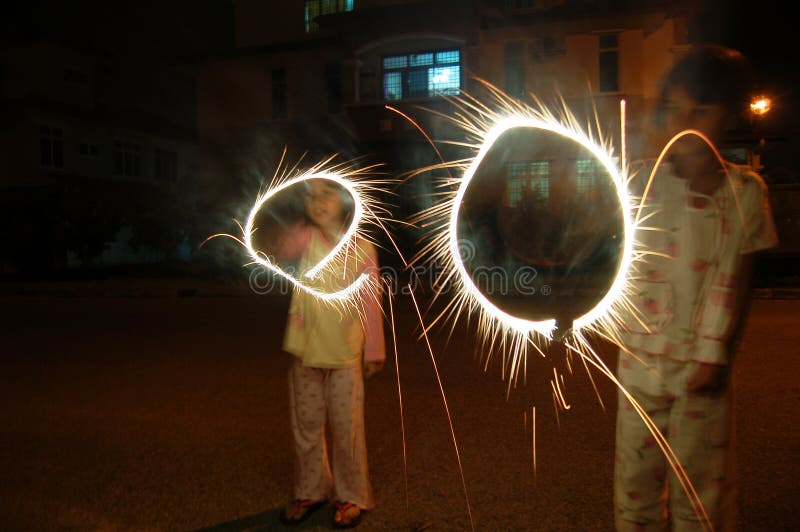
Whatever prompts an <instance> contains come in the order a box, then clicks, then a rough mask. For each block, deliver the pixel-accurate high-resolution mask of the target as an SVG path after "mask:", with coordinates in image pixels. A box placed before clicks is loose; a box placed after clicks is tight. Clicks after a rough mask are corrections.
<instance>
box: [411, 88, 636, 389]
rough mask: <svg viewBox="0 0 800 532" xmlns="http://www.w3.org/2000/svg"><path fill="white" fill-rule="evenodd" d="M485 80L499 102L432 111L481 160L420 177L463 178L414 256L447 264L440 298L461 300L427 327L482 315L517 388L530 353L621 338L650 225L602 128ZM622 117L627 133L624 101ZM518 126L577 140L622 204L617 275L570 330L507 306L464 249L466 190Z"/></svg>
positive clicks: (432, 214) (486, 334)
mask: <svg viewBox="0 0 800 532" xmlns="http://www.w3.org/2000/svg"><path fill="white" fill-rule="evenodd" d="M478 81H480V82H481V83H483V84H484V85H485V86H486V88H487V89H488V90H489V92H490V95H491V98H492V101H491V102H490V104H485V103H483V102H480V101H478V100H477V99H476V98H473V97H471V96H469V95H464V94H462V95H461V96H458V97H451V98H450V101H451V102H452V103H453V104H454V105H455V106H456V108H457V109H458V112H457V113H455V114H454V115H448V114H444V113H440V112H437V111H430V112H431V113H433V114H436V115H438V116H440V117H442V118H444V119H446V120H448V121H450V122H451V123H453V124H454V125H455V126H456V128H457V129H460V130H461V131H463V132H464V133H466V134H467V137H468V138H467V140H466V141H463V142H455V141H452V142H448V143H450V144H455V145H459V146H463V147H467V148H470V149H472V150H473V151H474V153H475V156H474V157H472V158H469V159H466V160H464V161H455V162H444V161H443V162H442V164H439V165H434V166H430V167H426V168H422V169H419V170H417V171H416V172H415V173H422V172H424V171H429V170H432V169H437V168H447V169H453V170H457V172H455V173H456V174H457V175H456V176H455V177H453V176H450V177H446V178H439V179H440V180H441V188H442V190H444V191H445V192H443V193H442V196H441V198H440V199H441V201H439V202H437V203H436V204H435V205H434V206H432V207H430V208H429V209H426V210H423V211H422V212H420V213H418V214H417V215H416V216H415V217H414V219H413V221H414V222H415V223H418V224H420V225H422V226H424V227H427V228H430V231H431V236H430V238H429V240H428V242H427V243H426V244H425V245H424V247H422V248H421V249H420V251H419V252H418V253H417V255H416V256H415V257H414V259H412V263H416V262H428V261H430V262H432V263H436V264H438V265H441V266H442V272H441V275H440V276H439V278H438V279H437V282H436V287H435V288H436V292H435V297H441V296H442V295H444V290H443V288H444V287H448V288H453V290H451V291H449V292H448V293H452V294H454V296H453V297H452V299H451V300H450V301H449V302H448V303H447V304H446V305H445V307H444V309H443V310H442V311H441V312H440V313H439V314H438V315H437V316H435V317H434V318H433V319H432V320H431V321H430V323H429V324H428V329H430V328H431V327H433V326H435V325H436V324H437V323H439V322H442V321H447V320H450V321H451V322H452V325H453V326H455V322H456V321H457V320H458V318H459V317H461V316H465V315H473V314H477V316H478V331H479V335H480V336H481V338H482V339H483V342H484V344H485V345H487V346H489V348H490V349H489V353H490V355H491V353H492V352H493V351H495V350H499V351H501V352H502V355H503V361H504V363H503V378H504V379H505V378H506V376H508V377H509V390H510V387H511V385H512V383H514V384H515V383H516V378H517V376H518V373H519V370H520V369H521V368H524V367H526V358H527V353H528V350H529V349H534V350H535V351H536V352H539V353H540V354H541V355H542V356H543V357H544V351H543V349H544V348H545V347H547V346H548V345H549V344H550V343H551V342H552V341H553V340H554V339H556V338H557V339H563V338H564V337H570V338H573V339H576V338H577V339H579V340H581V339H583V338H584V337H585V335H583V334H576V333H578V332H581V331H586V332H593V333H601V334H602V335H603V336H604V337H607V338H613V339H618V337H619V331H620V328H621V326H622V324H623V323H624V318H623V315H622V314H623V312H629V311H631V310H633V311H634V313H635V309H633V305H632V304H631V303H630V301H629V299H628V292H629V289H630V281H631V279H632V278H634V276H635V275H636V270H635V268H634V265H635V263H636V262H637V261H639V260H641V258H642V257H643V256H644V255H646V254H647V251H646V250H644V249H643V248H642V247H641V246H639V245H638V244H637V239H636V237H635V234H636V230H637V229H638V225H640V224H641V223H642V222H644V221H645V220H641V221H639V220H635V219H634V216H633V214H634V212H635V209H636V204H635V201H634V199H633V197H632V195H631V194H630V193H629V191H628V184H629V179H630V178H629V176H628V175H627V173H626V169H627V166H626V165H625V163H623V164H621V165H619V166H618V165H617V163H616V162H615V161H614V158H615V155H614V152H613V149H612V146H611V143H610V142H609V141H608V140H606V139H604V138H603V137H602V135H601V133H600V131H599V128H597V127H596V126H595V128H594V130H593V129H592V128H591V127H586V128H584V127H582V126H581V124H580V123H579V121H578V119H577V118H576V117H575V115H574V114H572V113H571V112H570V111H569V109H568V108H567V106H566V103H564V102H562V106H563V108H562V109H560V111H559V113H558V114H557V113H556V112H554V111H552V110H551V109H549V108H547V107H546V106H545V105H543V104H542V103H541V102H540V101H539V100H536V104H537V105H536V106H535V107H532V106H530V105H527V104H524V103H522V102H520V101H518V100H514V99H512V98H510V97H508V96H507V95H505V94H504V93H503V92H502V91H500V90H499V89H497V88H496V87H494V86H492V85H491V84H489V83H488V82H485V81H482V80H478ZM403 116H406V117H407V115H403ZM407 118H408V117H407ZM621 119H622V120H623V130H624V104H623V108H622V110H621ZM418 128H419V126H418ZM515 129H527V130H539V131H543V132H546V133H550V134H553V135H556V136H558V137H562V138H565V139H568V140H571V141H573V142H575V143H577V144H579V145H580V146H582V147H583V148H585V149H586V150H587V151H588V152H590V153H591V154H592V155H593V156H594V157H595V158H596V159H597V160H598V161H599V162H600V164H601V165H602V166H603V168H604V170H605V171H606V172H607V174H608V176H609V179H610V181H611V183H612V185H613V188H614V191H615V194H616V198H617V200H618V202H619V205H620V212H621V216H622V229H623V242H622V246H621V253H620V258H619V263H618V266H617V270H616V272H615V275H614V278H613V280H612V281H611V283H610V286H609V288H608V290H606V292H605V294H604V295H603V297H602V298H601V299H600V301H598V302H597V303H596V304H595V305H594V307H592V308H591V309H589V310H588V311H587V312H586V313H584V314H583V315H581V316H578V317H576V319H575V320H574V321H573V323H572V328H571V330H557V323H556V320H555V318H551V319H543V320H529V319H524V318H520V317H517V316H514V315H512V314H510V313H509V312H506V311H505V310H503V309H501V308H500V307H499V306H497V305H496V304H495V303H493V302H492V301H491V300H490V299H489V298H488V297H487V296H486V295H485V294H483V293H482V292H481V290H479V288H478V286H477V285H476V283H475V282H474V280H473V279H472V276H471V275H470V273H469V271H468V270H467V266H466V265H465V263H464V261H463V260H462V259H461V254H460V252H459V237H458V227H459V223H458V222H459V215H460V212H461V206H462V204H463V201H464V196H465V193H466V191H467V190H468V188H469V186H470V184H471V182H472V179H473V177H474V175H475V173H476V171H477V170H478V168H479V167H480V166H481V163H482V162H483V160H484V158H485V157H486V155H487V153H488V152H489V150H490V149H491V148H492V146H493V145H494V143H495V142H496V141H497V140H498V138H499V137H500V136H502V135H503V134H505V133H507V132H509V131H512V130H515ZM426 138H428V137H427V136H426ZM438 153H439V152H438V151H437V154H438ZM459 171H460V172H459ZM458 173H460V174H461V175H458ZM448 191H450V192H449V194H448ZM616 343H619V342H616ZM490 355H489V356H490ZM487 362H488V357H487ZM506 372H508V375H506Z"/></svg>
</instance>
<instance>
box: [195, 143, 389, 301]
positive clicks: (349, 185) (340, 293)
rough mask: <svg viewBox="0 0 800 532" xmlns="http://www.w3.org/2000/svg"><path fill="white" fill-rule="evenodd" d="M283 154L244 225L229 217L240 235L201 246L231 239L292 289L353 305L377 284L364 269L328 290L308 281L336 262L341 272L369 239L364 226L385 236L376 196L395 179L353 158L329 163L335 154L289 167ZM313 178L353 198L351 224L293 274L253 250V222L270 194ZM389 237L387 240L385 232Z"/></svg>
mask: <svg viewBox="0 0 800 532" xmlns="http://www.w3.org/2000/svg"><path fill="white" fill-rule="evenodd" d="M285 155H286V150H284V152H283V157H285ZM283 157H282V158H281V162H280V163H279V164H278V167H277V169H276V171H275V175H274V176H273V179H272V182H271V184H270V185H269V186H268V187H267V189H266V190H265V191H262V192H260V193H259V194H258V196H257V197H256V200H255V202H254V203H253V206H252V207H251V208H250V211H249V213H248V216H247V220H246V222H245V224H244V226H242V224H241V223H239V222H238V221H237V220H234V221H235V222H236V224H237V226H238V227H239V228H240V229H241V231H242V235H241V236H240V237H238V236H234V235H231V234H228V233H217V234H214V235H211V236H209V237H208V238H206V239H205V240H204V241H203V243H202V244H201V246H202V245H204V244H205V243H206V242H208V241H209V240H211V239H213V238H216V237H228V238H232V239H233V240H235V241H236V242H238V243H239V244H241V245H242V246H244V248H245V249H246V251H247V253H248V255H249V257H250V259H251V261H250V262H249V263H247V264H246V265H253V264H257V265H259V266H261V267H263V268H265V269H267V270H269V271H271V272H273V273H274V274H276V275H278V276H280V277H283V278H284V279H286V280H287V281H289V283H291V285H292V286H293V287H294V288H296V289H298V290H302V291H304V292H307V293H308V294H310V295H312V296H314V297H315V298H317V299H319V300H320V301H323V302H328V303H331V304H338V305H346V304H352V303H353V302H355V301H356V299H357V296H358V295H363V294H364V293H365V292H374V291H375V290H376V289H378V288H379V287H376V286H372V284H374V283H372V282H371V281H370V277H369V275H368V274H366V273H361V274H359V275H358V277H357V278H356V279H355V280H353V281H352V282H351V283H350V284H349V285H347V286H345V287H344V288H341V289H339V290H336V291H333V292H326V291H323V290H319V289H317V288H315V287H314V286H313V285H312V283H311V281H313V279H314V278H316V277H317V276H318V275H319V274H320V272H321V271H322V270H323V269H324V268H326V267H329V266H330V267H331V268H332V269H337V268H339V267H341V270H342V272H344V271H345V268H344V267H343V266H344V264H345V263H346V262H347V260H348V257H349V256H350V255H351V254H352V253H353V251H355V250H357V249H358V248H359V240H361V239H363V240H367V241H372V239H371V235H370V232H369V231H368V230H367V227H368V226H373V228H374V227H377V228H379V229H381V230H383V231H384V232H385V233H386V234H387V235H389V231H388V230H387V229H386V224H387V223H388V222H389V221H390V220H391V218H390V217H389V213H388V211H387V209H386V208H385V207H383V206H381V204H380V203H379V201H378V199H377V197H376V196H377V194H378V193H379V192H383V191H384V187H385V186H386V185H389V184H393V183H394V180H391V179H377V178H375V169H376V168H377V165H373V166H368V167H365V168H357V167H356V166H355V165H354V163H352V162H345V163H333V162H332V161H333V159H334V158H335V157H336V156H335V155H333V156H330V157H328V158H327V159H324V160H322V161H321V162H319V163H317V164H315V165H313V166H312V167H310V168H307V169H304V170H301V169H299V168H298V165H295V166H293V167H292V168H288V167H284V166H283V164H282V163H283ZM298 164H299V163H298ZM315 179H324V180H327V181H330V182H332V183H335V184H336V185H338V186H340V187H342V188H343V189H344V190H345V191H346V193H347V194H349V195H350V196H351V197H352V198H353V216H352V221H351V222H350V225H349V226H348V227H347V229H346V230H345V232H344V234H343V235H342V237H341V239H340V240H339V241H338V242H337V243H336V244H335V245H334V247H333V248H332V249H331V250H330V252H329V253H328V254H327V255H325V257H323V258H322V260H320V261H319V262H318V263H317V264H315V265H314V266H312V267H311V268H309V269H308V270H307V271H305V272H303V273H302V275H301V276H300V277H299V278H298V277H296V276H295V275H293V274H292V273H290V272H288V271H286V270H285V269H284V268H282V267H281V266H280V265H279V264H277V263H276V262H275V261H274V260H273V259H272V258H271V257H269V256H268V255H267V254H266V253H264V252H263V251H260V250H258V249H256V247H255V245H254V243H253V235H254V234H255V233H256V231H257V229H258V228H257V227H256V225H255V223H256V218H257V216H258V214H259V212H260V211H261V209H262V208H263V207H264V206H265V205H266V204H267V203H269V201H270V200H271V199H272V198H274V197H275V195H277V194H279V193H280V192H282V191H285V190H287V189H290V188H292V187H294V186H298V185H301V184H302V183H305V182H308V181H311V180H315ZM389 239H390V240H391V236H390V235H389ZM391 242H392V244H393V245H394V241H393V240H391ZM395 247H396V246H395ZM398 252H399V250H398ZM401 257H402V254H401Z"/></svg>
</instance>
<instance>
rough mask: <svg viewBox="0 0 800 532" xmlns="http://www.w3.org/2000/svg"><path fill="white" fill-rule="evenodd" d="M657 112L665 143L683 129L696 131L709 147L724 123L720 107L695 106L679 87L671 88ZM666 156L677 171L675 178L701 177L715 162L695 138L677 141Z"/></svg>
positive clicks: (708, 105)
mask: <svg viewBox="0 0 800 532" xmlns="http://www.w3.org/2000/svg"><path fill="white" fill-rule="evenodd" d="M661 112H662V116H663V128H664V131H663V135H664V136H663V138H664V142H665V143H666V142H667V141H669V139H670V138H672V137H673V136H674V135H677V134H678V133H680V132H682V131H685V130H687V129H694V130H697V131H700V132H701V133H703V134H704V135H706V136H707V137H708V138H709V140H711V142H712V143H716V142H717V140H718V138H719V136H720V133H721V131H722V125H723V119H724V114H723V109H722V106H720V105H716V104H699V103H697V102H696V101H695V100H693V99H692V98H691V97H690V96H689V95H688V94H687V92H686V90H685V89H683V88H682V87H672V88H670V89H669V90H667V92H666V98H665V101H664V102H663V103H662V108H661ZM669 155H670V159H671V160H672V162H673V164H674V165H675V166H676V169H677V170H679V172H678V174H679V175H683V176H684V177H690V176H693V175H697V174H699V173H702V172H704V171H706V170H707V169H708V167H709V165H710V164H712V163H713V161H716V158H715V157H714V155H713V152H712V151H711V149H710V148H709V146H708V145H707V144H706V143H705V141H703V139H701V138H700V137H698V136H696V135H686V136H684V137H681V138H680V139H679V140H678V141H677V142H675V144H673V145H672V147H671V148H670V151H669ZM717 166H718V165H717Z"/></svg>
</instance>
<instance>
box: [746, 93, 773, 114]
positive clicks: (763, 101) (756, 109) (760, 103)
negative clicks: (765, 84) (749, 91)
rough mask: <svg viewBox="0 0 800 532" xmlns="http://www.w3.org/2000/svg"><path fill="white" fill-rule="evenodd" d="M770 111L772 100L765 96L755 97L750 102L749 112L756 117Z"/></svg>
mask: <svg viewBox="0 0 800 532" xmlns="http://www.w3.org/2000/svg"><path fill="white" fill-rule="evenodd" d="M770 109H772V100H770V99H769V98H768V97H766V96H755V97H754V98H753V99H752V101H751V102H750V112H751V113H753V114H754V115H757V116H764V115H765V114H767V113H768V112H769V111H770Z"/></svg>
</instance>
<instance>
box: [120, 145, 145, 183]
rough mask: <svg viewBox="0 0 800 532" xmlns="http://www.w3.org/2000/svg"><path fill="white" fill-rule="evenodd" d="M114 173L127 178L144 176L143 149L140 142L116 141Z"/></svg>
mask: <svg viewBox="0 0 800 532" xmlns="http://www.w3.org/2000/svg"><path fill="white" fill-rule="evenodd" d="M114 173H115V174H116V175H120V176H125V177H140V176H141V175H142V147H141V146H140V145H139V143H138V142H134V141H131V140H115V141H114Z"/></svg>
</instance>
